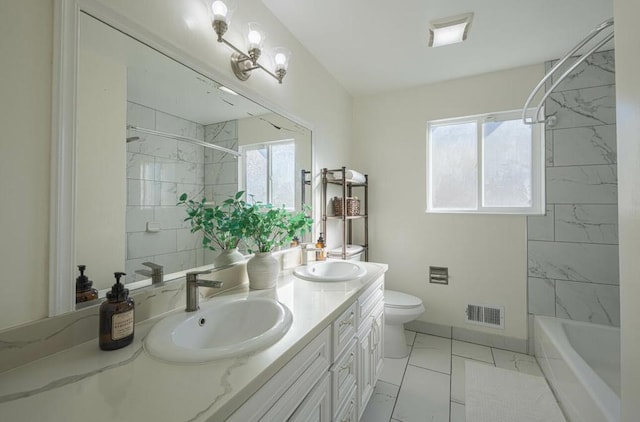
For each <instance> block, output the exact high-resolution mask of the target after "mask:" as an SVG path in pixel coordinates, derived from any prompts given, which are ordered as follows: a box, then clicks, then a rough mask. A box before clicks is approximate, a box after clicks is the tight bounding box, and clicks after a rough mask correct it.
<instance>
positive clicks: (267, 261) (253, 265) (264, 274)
mask: <svg viewBox="0 0 640 422" xmlns="http://www.w3.org/2000/svg"><path fill="white" fill-rule="evenodd" d="M279 272H280V264H279V263H278V260H277V259H275V258H274V257H273V255H271V252H259V253H256V254H255V255H254V256H253V257H252V258H251V259H249V261H248V262H247V275H248V276H249V287H250V288H251V289H255V290H262V289H271V288H273V287H276V282H277V281H278V273H279Z"/></svg>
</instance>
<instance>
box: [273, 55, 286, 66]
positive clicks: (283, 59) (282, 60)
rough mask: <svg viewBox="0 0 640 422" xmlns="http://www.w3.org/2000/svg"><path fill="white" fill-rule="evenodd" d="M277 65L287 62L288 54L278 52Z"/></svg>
mask: <svg viewBox="0 0 640 422" xmlns="http://www.w3.org/2000/svg"><path fill="white" fill-rule="evenodd" d="M275 60H276V66H284V64H285V63H286V62H287V56H285V55H284V54H282V53H278V54H276V58H275Z"/></svg>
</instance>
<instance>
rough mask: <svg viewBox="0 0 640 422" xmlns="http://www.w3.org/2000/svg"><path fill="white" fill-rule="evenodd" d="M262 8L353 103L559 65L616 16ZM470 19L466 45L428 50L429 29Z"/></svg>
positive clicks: (341, 4)
mask: <svg viewBox="0 0 640 422" xmlns="http://www.w3.org/2000/svg"><path fill="white" fill-rule="evenodd" d="M263 2H264V4H265V5H266V6H267V7H268V8H269V9H270V10H271V11H272V12H273V14H274V15H275V16H276V17H277V18H278V19H280V21H281V22H282V23H283V24H284V25H285V26H286V27H287V28H288V29H289V30H290V31H291V32H292V33H293V35H294V36H295V37H296V38H297V39H298V40H300V42H301V43H302V44H303V45H304V46H305V47H306V48H307V49H308V50H309V51H310V52H311V54H313V55H314V56H315V57H316V58H317V60H318V61H319V62H320V63H321V64H322V65H323V66H324V67H325V68H326V69H327V70H328V71H329V72H330V73H331V74H332V75H333V76H334V77H335V78H336V79H337V80H338V81H339V82H340V83H341V84H342V85H343V86H344V87H345V88H346V89H347V90H348V91H349V92H350V93H351V94H353V95H355V96H359V95H367V94H373V93H378V92H384V91H390V90H395V89H400V88H407V87H411V86H417V85H423V84H429V83H434V82H438V81H443V80H448V79H455V78H460V77H464V76H469V75H475V74H480V73H486V72H492V71H496V70H500V69H508V68H514V67H518V66H525V65H530V64H536V63H541V62H543V61H546V60H550V59H554V58H559V57H562V56H563V55H564V54H565V53H566V52H567V51H568V50H570V49H571V48H572V47H573V46H574V45H575V44H577V43H578V42H579V41H580V40H581V39H582V38H583V37H584V36H585V35H586V34H587V33H588V32H589V31H590V30H591V29H592V28H594V27H595V26H597V25H598V24H599V23H601V22H602V21H604V20H606V19H608V18H610V17H611V16H612V15H613V4H612V0H527V1H524V0H397V1H390V0H387V1H384V0H323V1H318V0H295V1H294V0H263ZM467 12H473V13H474V18H473V22H472V25H471V29H470V32H469V36H468V39H467V41H465V42H463V43H461V44H455V45H450V46H445V47H439V48H429V47H427V33H428V31H427V30H428V25H429V21H431V20H435V19H440V18H446V17H449V16H453V15H457V14H461V13H467ZM290 71H291V72H293V71H295V56H294V57H292V60H291V65H290Z"/></svg>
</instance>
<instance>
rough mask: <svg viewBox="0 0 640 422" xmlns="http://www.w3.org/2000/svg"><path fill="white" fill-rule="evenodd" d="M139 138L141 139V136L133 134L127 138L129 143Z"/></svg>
mask: <svg viewBox="0 0 640 422" xmlns="http://www.w3.org/2000/svg"><path fill="white" fill-rule="evenodd" d="M138 140H140V137H139V136H131V137H130V138H127V143H129V142H133V141H138Z"/></svg>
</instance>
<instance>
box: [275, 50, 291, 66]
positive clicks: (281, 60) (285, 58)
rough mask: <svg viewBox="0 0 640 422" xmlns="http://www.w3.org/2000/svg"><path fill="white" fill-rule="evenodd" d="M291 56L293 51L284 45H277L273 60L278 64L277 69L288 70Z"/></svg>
mask: <svg viewBox="0 0 640 422" xmlns="http://www.w3.org/2000/svg"><path fill="white" fill-rule="evenodd" d="M290 56H291V51H289V50H287V49H286V48H284V47H276V48H275V49H274V51H273V61H274V63H275V65H276V70H287V67H288V66H289V58H290Z"/></svg>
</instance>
